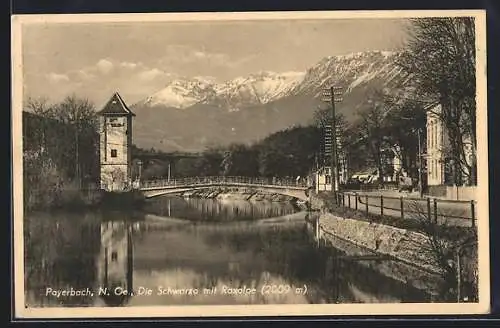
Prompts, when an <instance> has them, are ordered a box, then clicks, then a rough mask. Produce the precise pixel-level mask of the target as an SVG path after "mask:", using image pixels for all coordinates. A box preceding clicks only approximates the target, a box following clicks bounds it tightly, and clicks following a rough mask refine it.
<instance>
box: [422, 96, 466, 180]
mask: <svg viewBox="0 0 500 328" xmlns="http://www.w3.org/2000/svg"><path fill="white" fill-rule="evenodd" d="M441 113H442V107H441V105H437V106H435V107H433V108H432V109H430V110H429V111H427V123H426V125H427V156H426V161H427V163H426V164H427V184H428V185H429V186H439V185H444V184H447V183H448V182H450V180H451V178H448V174H447V173H446V164H447V163H448V159H447V158H446V157H447V156H446V155H447V149H449V139H448V132H447V130H446V127H445V125H444V122H443V121H442V119H441V118H440V115H441ZM463 143H464V147H465V149H464V151H465V154H466V161H467V164H468V165H470V164H471V161H472V160H473V159H472V157H471V155H472V148H471V144H470V138H468V137H467V136H464V139H463ZM463 170H464V171H467V168H466V167H464V168H463Z"/></svg>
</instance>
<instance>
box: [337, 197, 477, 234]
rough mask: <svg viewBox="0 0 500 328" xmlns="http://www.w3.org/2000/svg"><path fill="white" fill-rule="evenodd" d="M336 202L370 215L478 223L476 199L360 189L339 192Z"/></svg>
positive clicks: (472, 225) (455, 223)
mask: <svg viewBox="0 0 500 328" xmlns="http://www.w3.org/2000/svg"><path fill="white" fill-rule="evenodd" d="M337 197H338V199H337V200H336V201H337V204H339V205H341V206H343V207H347V208H350V209H354V210H357V211H363V212H365V213H366V215H367V216H368V215H369V214H375V215H381V216H384V215H385V216H392V217H398V218H400V219H402V220H403V219H405V218H409V217H412V218H420V219H427V220H432V221H433V222H434V223H440V224H443V222H452V223H454V225H460V226H471V227H475V226H476V220H477V218H476V202H475V201H474V200H470V201H461V200H445V199H437V198H430V197H429V198H412V197H402V196H401V197H394V196H384V195H369V194H367V193H357V192H339V193H338V194H337Z"/></svg>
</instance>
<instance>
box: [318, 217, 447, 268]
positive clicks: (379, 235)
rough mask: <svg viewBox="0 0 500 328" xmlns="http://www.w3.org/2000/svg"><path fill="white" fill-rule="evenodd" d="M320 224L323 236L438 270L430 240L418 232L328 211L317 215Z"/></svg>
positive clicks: (411, 263)
mask: <svg viewBox="0 0 500 328" xmlns="http://www.w3.org/2000/svg"><path fill="white" fill-rule="evenodd" d="M320 227H321V230H322V231H323V232H325V234H324V238H326V239H328V235H329V234H330V235H333V236H336V237H339V238H342V239H344V240H346V241H349V242H351V243H353V244H355V245H357V246H360V247H362V248H365V249H368V250H371V251H374V252H376V253H379V254H383V255H388V256H390V257H393V258H394V259H396V260H399V261H402V262H404V263H407V264H408V265H411V266H416V267H418V268H421V269H423V270H426V271H428V272H430V273H435V274H440V273H441V269H440V267H439V265H438V264H437V262H436V259H435V254H436V252H435V250H433V246H432V243H431V242H430V240H429V238H428V237H427V236H425V235H423V234H421V233H418V232H414V231H409V230H405V229H399V228H396V227H393V226H388V225H383V224H377V223H371V222H368V221H360V220H354V219H345V218H341V217H337V216H334V215H332V214H330V213H322V214H321V215H320Z"/></svg>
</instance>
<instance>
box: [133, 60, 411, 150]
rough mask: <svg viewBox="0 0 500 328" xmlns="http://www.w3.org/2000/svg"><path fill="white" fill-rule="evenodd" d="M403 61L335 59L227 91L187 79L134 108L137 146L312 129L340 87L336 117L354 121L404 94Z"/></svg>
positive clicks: (245, 80)
mask: <svg viewBox="0 0 500 328" xmlns="http://www.w3.org/2000/svg"><path fill="white" fill-rule="evenodd" d="M398 56H399V53H396V52H386V51H369V52H360V53H354V54H349V55H343V56H330V57H326V58H323V59H322V60H320V61H319V62H318V63H316V64H315V65H313V66H312V67H311V68H309V69H308V70H307V71H305V72H289V73H275V72H258V73H255V74H251V75H249V76H246V77H239V78H235V79H233V80H230V81H226V82H222V83H220V82H216V81H215V80H214V79H213V78H210V77H196V78H179V79H177V80H174V81H172V82H171V83H169V84H168V85H167V86H166V87H165V88H164V89H162V90H160V91H158V92H157V93H155V94H153V95H151V96H150V97H148V98H147V99H145V100H144V101H142V102H139V103H137V104H136V105H134V106H133V111H134V112H135V113H136V114H137V117H136V120H135V122H136V123H134V134H135V137H134V138H136V140H138V141H137V143H138V146H144V147H156V148H160V149H164V150H200V149H203V148H205V147H207V146H208V145H221V144H228V143H233V142H249V141H252V140H257V139H260V138H263V137H265V136H267V135H269V134H270V133H273V132H276V131H278V130H281V129H284V128H286V127H288V126H291V125H294V124H295V125H296V124H309V123H311V121H312V118H313V113H314V111H315V110H317V108H318V106H322V105H323V106H324V103H323V102H322V101H321V99H320V98H321V94H322V91H323V90H324V89H325V87H328V86H332V85H334V86H338V87H341V88H342V93H343V96H342V101H341V102H339V103H338V104H337V106H336V109H337V111H338V112H339V113H342V114H344V116H345V117H346V118H347V119H348V120H350V119H352V118H354V117H355V116H356V113H357V112H362V111H364V110H366V108H367V106H370V105H369V102H368V101H367V100H368V98H369V97H371V96H372V95H373V94H374V93H375V92H376V91H385V92H387V91H390V92H392V93H393V94H401V92H403V93H404V91H402V86H403V85H404V84H405V83H406V79H407V78H406V77H403V75H402V74H401V71H400V68H399V67H398V66H397V65H395V60H396V59H397V58H398ZM180 109H182V110H180ZM165 145H170V146H172V145H175V146H172V147H173V148H172V149H170V148H168V149H167V147H166V146H165ZM170 146H169V147H170Z"/></svg>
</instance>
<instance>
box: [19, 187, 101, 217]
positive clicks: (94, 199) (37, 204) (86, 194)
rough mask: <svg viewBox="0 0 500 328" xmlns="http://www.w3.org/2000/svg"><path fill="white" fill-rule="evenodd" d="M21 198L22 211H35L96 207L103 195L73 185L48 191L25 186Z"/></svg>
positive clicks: (98, 191) (93, 189)
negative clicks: (22, 197)
mask: <svg viewBox="0 0 500 328" xmlns="http://www.w3.org/2000/svg"><path fill="white" fill-rule="evenodd" d="M23 196H24V199H23V206H24V210H25V211H35V210H49V209H61V208H70V209H74V208H84V207H97V206H99V205H100V204H101V203H102V199H103V196H104V193H103V192H102V191H101V190H98V189H95V188H77V187H75V186H73V185H60V186H57V187H54V188H52V189H48V190H46V189H43V190H42V189H32V188H30V187H29V186H27V187H26V188H25V190H24V192H23Z"/></svg>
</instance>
